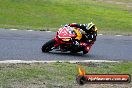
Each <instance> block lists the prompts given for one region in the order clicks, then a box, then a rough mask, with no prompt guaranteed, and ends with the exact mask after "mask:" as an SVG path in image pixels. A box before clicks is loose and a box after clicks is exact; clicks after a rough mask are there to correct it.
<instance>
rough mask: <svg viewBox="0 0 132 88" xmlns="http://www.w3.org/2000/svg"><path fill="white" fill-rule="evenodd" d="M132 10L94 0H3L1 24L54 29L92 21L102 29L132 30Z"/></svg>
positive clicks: (0, 6)
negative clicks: (68, 24)
mask: <svg viewBox="0 0 132 88" xmlns="http://www.w3.org/2000/svg"><path fill="white" fill-rule="evenodd" d="M114 1H116V0H114ZM122 1H123V0H122ZM128 2H129V1H128ZM131 11H132V9H131V7H130V8H128V7H127V6H126V5H117V4H111V3H106V2H98V1H95V0H0V27H1V28H18V29H34V30H35V29H36V30H38V29H45V28H50V29H51V30H53V31H55V29H52V28H56V30H57V28H58V27H60V25H61V24H62V25H63V24H66V23H72V22H74V23H75V22H76V23H88V22H90V21H93V22H94V23H95V24H96V25H97V27H98V28H99V30H100V31H105V32H106V31H116V32H126V33H127V32H132V30H131V29H132V12H131Z"/></svg>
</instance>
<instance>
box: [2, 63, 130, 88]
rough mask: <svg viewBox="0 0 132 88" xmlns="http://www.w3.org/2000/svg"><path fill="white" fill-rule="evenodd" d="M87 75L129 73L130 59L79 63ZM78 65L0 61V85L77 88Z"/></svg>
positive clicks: (115, 85)
mask: <svg viewBox="0 0 132 88" xmlns="http://www.w3.org/2000/svg"><path fill="white" fill-rule="evenodd" d="M78 64H81V65H82V66H83V67H84V68H85V70H86V73H87V74H92V73H97V74H98V73H100V74H101V73H102V74H112V73H115V74H116V73H117V74H119V73H122V74H123V73H124V74H130V75H132V62H118V63H117V62H116V63H115V62H114V63H92V62H89V63H78ZM77 74H78V68H77V64H70V63H68V62H67V63H59V62H58V63H32V64H27V63H25V64H24V63H23V64H0V87H2V88H9V87H10V88H29V87H31V88H45V87H47V88H54V87H55V88H63V87H64V88H79V85H78V84H77V83H76V80H75V79H76V75H77ZM112 85H114V87H113V88H117V86H120V87H122V88H123V87H128V88H129V87H130V86H132V84H131V83H130V84H101V85H100V84H93V85H92V84H88V85H87V84H86V85H85V86H81V88H87V86H91V87H93V88H96V86H98V88H100V87H103V86H104V87H103V88H109V87H111V86H112Z"/></svg>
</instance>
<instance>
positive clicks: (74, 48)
mask: <svg viewBox="0 0 132 88" xmlns="http://www.w3.org/2000/svg"><path fill="white" fill-rule="evenodd" d="M72 28H73V27H70V26H64V27H62V28H60V29H59V30H58V31H57V32H56V36H55V37H54V38H53V39H51V40H49V41H48V42H46V43H45V44H44V45H43V46H42V48H41V49H42V52H49V51H52V50H56V51H61V52H67V51H70V52H71V53H77V52H81V51H82V52H83V54H87V53H88V52H89V50H90V48H91V46H92V44H91V43H89V42H85V41H81V40H80V43H79V45H75V44H74V43H73V41H71V40H72V39H74V38H75V37H76V34H75V33H70V31H69V30H71V29H72Z"/></svg>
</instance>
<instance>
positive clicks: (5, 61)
mask: <svg viewBox="0 0 132 88" xmlns="http://www.w3.org/2000/svg"><path fill="white" fill-rule="evenodd" d="M55 62H62V63H63V62H69V63H79V62H82V63H86V62H119V61H111V60H69V61H65V60H58V61H57V60H53V61H37V60H31V61H25V60H4V61H0V63H55Z"/></svg>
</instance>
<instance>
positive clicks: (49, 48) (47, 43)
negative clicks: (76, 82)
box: [41, 39, 56, 52]
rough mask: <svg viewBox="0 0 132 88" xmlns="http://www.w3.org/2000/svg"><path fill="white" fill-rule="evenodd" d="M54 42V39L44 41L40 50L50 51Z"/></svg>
mask: <svg viewBox="0 0 132 88" xmlns="http://www.w3.org/2000/svg"><path fill="white" fill-rule="evenodd" d="M55 43H56V41H55V40H54V39H52V40H50V41H48V42H46V43H45V44H44V45H43V46H42V48H41V50H42V52H49V51H51V50H52V48H53V47H54V45H55Z"/></svg>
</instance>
